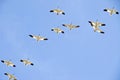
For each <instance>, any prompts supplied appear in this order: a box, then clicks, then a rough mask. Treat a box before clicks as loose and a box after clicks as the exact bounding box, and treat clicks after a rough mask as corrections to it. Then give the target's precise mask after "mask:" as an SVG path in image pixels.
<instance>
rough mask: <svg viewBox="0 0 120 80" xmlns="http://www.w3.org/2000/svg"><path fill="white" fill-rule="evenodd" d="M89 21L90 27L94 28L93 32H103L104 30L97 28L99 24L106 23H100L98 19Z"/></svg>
mask: <svg viewBox="0 0 120 80" xmlns="http://www.w3.org/2000/svg"><path fill="white" fill-rule="evenodd" d="M88 22H89V23H90V25H91V26H92V28H93V29H94V32H96V31H97V32H99V33H102V34H104V32H103V31H102V30H100V29H99V27H100V26H106V24H103V23H100V22H98V21H96V22H93V21H88Z"/></svg>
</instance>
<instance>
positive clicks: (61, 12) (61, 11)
mask: <svg viewBox="0 0 120 80" xmlns="http://www.w3.org/2000/svg"><path fill="white" fill-rule="evenodd" d="M50 12H54V13H56V14H57V15H59V14H63V15H65V12H64V11H63V10H61V9H53V10H50Z"/></svg>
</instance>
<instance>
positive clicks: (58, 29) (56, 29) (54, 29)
mask: <svg viewBox="0 0 120 80" xmlns="http://www.w3.org/2000/svg"><path fill="white" fill-rule="evenodd" d="M51 31H54V32H56V33H63V34H64V31H63V30H61V29H60V28H52V29H51Z"/></svg>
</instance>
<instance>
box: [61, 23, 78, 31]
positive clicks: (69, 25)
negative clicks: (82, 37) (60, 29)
mask: <svg viewBox="0 0 120 80" xmlns="http://www.w3.org/2000/svg"><path fill="white" fill-rule="evenodd" d="M62 26H64V27H67V28H69V29H70V30H72V29H73V28H79V27H80V26H79V25H73V24H62Z"/></svg>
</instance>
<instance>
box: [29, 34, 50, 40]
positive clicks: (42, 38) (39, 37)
mask: <svg viewBox="0 0 120 80" xmlns="http://www.w3.org/2000/svg"><path fill="white" fill-rule="evenodd" d="M29 36H30V37H31V38H34V39H35V40H37V41H40V40H48V39H47V38H45V37H42V36H36V35H29Z"/></svg>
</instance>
